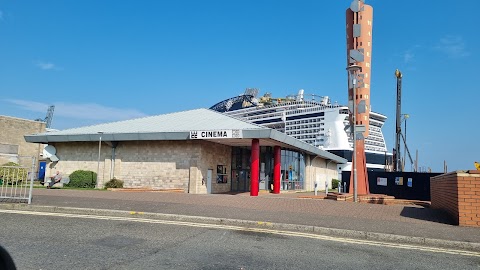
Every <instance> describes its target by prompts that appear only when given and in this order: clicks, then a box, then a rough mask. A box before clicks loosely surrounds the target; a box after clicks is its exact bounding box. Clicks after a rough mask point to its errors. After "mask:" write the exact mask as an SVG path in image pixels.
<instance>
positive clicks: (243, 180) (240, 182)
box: [231, 170, 250, 192]
mask: <svg viewBox="0 0 480 270" xmlns="http://www.w3.org/2000/svg"><path fill="white" fill-rule="evenodd" d="M231 190H232V191H234V192H247V191H250V171H249V170H232V188H231Z"/></svg>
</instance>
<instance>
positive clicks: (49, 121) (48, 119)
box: [35, 105, 55, 128]
mask: <svg viewBox="0 0 480 270" xmlns="http://www.w3.org/2000/svg"><path fill="white" fill-rule="evenodd" d="M54 110H55V105H50V106H49V107H48V110H47V116H45V119H40V118H38V119H35V121H40V122H45V127H46V128H50V127H51V126H52V119H53V111H54Z"/></svg>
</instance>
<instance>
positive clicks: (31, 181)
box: [28, 157, 37, 204]
mask: <svg viewBox="0 0 480 270" xmlns="http://www.w3.org/2000/svg"><path fill="white" fill-rule="evenodd" d="M36 160H37V159H36V158H35V157H33V158H32V172H31V174H30V190H29V192H28V204H31V203H32V192H33V172H34V171H35V161H36Z"/></svg>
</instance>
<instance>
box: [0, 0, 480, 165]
mask: <svg viewBox="0 0 480 270" xmlns="http://www.w3.org/2000/svg"><path fill="white" fill-rule="evenodd" d="M367 3H368V4H370V5H372V6H373V8H374V22H373V23H374V25H373V44H372V45H373V52H372V74H371V76H372V77H371V78H372V82H371V102H372V109H373V110H374V111H376V112H379V113H382V114H384V115H386V116H387V117H388V120H387V123H386V124H385V126H384V128H383V133H384V135H385V138H386V141H387V145H388V148H389V149H390V151H391V149H392V148H393V146H394V139H395V95H396V81H395V77H394V71H395V69H397V68H399V69H400V70H401V71H402V73H403V74H404V78H403V95H402V113H408V114H409V115H410V118H409V119H408V120H407V140H408V145H409V149H410V151H411V153H412V155H413V158H415V151H416V150H417V149H418V151H419V165H420V166H422V167H425V168H428V167H430V168H431V169H432V170H433V171H443V161H444V160H446V161H447V164H448V170H449V171H452V170H463V169H474V166H473V162H474V161H475V160H477V161H480V144H479V143H478V140H477V139H478V138H479V134H480V128H479V125H478V123H477V122H476V121H475V119H476V116H477V113H478V111H479V110H478V107H477V106H479V101H480V87H479V85H480V84H479V80H478V79H479V77H480V69H477V70H475V69H476V67H478V63H480V61H479V60H480V59H479V48H480V46H478V44H479V42H480V37H479V36H478V29H477V28H476V25H477V23H476V22H475V20H474V18H475V17H476V16H477V11H476V9H475V8H474V7H475V6H476V5H477V1H473V0H472V1H468V0H464V1H457V2H455V1H445V2H443V1H434V0H422V1H418V0H404V1H380V0H376V1H375V0H371V1H367ZM349 5H350V1H349V0H345V1H343V0H336V1H318V0H311V1H307V0H297V1H293V0H292V1H279V0H277V1H274V0H271V1H267V0H256V1H249V0H242V1H240V0H238V1H236V0H221V1H220V0H219V1H213V0H204V1H183V0H176V1H160V0H159V1H153V0H152V1H118V0H116V1H109V0H102V1H91V0H82V1H71V0H57V1H53V0H50V1H49V0H46V1H33V0H32V1H13V0H11V1H10V0H0V74H1V75H0V89H1V93H2V97H1V98H0V114H1V115H8V116H15V117H20V118H27V119H36V118H44V117H45V115H46V112H47V108H48V106H49V105H55V106H56V107H55V114H54V118H53V125H52V127H53V128H57V129H65V128H71V127H79V126H84V125H90V124H96V123H103V122H110V121H115V120H122V119H131V118H136V117H141V116H146V115H156V114H163V113H169V112H176V111H181V110H189V109H195V108H201V107H204V108H208V107H210V106H211V105H213V104H215V103H216V102H218V101H220V100H223V99H226V98H229V97H231V96H235V95H238V94H241V93H242V92H243V91H244V89H245V88H249V87H255V88H259V89H260V93H261V94H263V93H265V92H271V93H273V95H274V96H285V95H288V94H295V93H297V92H298V90H299V89H305V92H306V93H314V94H317V95H327V96H329V97H330V98H331V99H332V101H338V102H339V103H341V104H346V103H347V75H346V71H345V67H346V60H345V59H346V52H345V50H346V49H345V9H346V8H347V7H348V6H349ZM476 33H477V34H476ZM409 168H410V166H407V169H409Z"/></svg>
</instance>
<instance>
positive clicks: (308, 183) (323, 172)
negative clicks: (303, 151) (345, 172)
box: [305, 156, 339, 191]
mask: <svg viewBox="0 0 480 270" xmlns="http://www.w3.org/2000/svg"><path fill="white" fill-rule="evenodd" d="M306 162H307V164H306V167H305V171H306V173H305V174H306V176H307V177H306V179H305V189H306V190H307V191H313V190H314V189H315V182H317V184H318V190H325V182H327V184H328V188H329V189H331V188H332V179H339V175H338V171H337V163H336V162H333V161H328V160H326V159H323V158H320V157H315V156H309V158H308V159H306Z"/></svg>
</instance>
